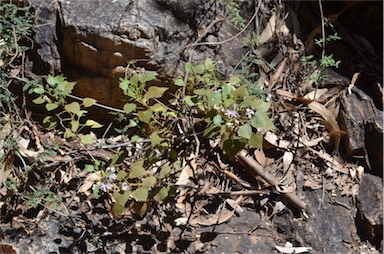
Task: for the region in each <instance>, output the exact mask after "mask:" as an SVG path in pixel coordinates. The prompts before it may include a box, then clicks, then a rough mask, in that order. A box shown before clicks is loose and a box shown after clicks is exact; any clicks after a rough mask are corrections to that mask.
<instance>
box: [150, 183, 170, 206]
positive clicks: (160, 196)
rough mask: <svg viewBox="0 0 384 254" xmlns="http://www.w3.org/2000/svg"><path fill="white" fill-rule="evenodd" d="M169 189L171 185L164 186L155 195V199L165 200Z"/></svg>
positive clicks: (158, 200)
mask: <svg viewBox="0 0 384 254" xmlns="http://www.w3.org/2000/svg"><path fill="white" fill-rule="evenodd" d="M169 189H170V187H169V186H163V187H162V188H161V189H160V190H159V191H158V192H157V194H156V195H155V196H154V197H153V199H154V200H156V201H157V202H162V201H164V200H165V199H166V198H167V197H168V193H169Z"/></svg>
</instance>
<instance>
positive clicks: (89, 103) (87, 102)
mask: <svg viewBox="0 0 384 254" xmlns="http://www.w3.org/2000/svg"><path fill="white" fill-rule="evenodd" d="M96 102H97V100H95V99H93V98H84V99H83V105H84V107H86V108H88V107H90V106H93V105H94V104H95V103H96Z"/></svg>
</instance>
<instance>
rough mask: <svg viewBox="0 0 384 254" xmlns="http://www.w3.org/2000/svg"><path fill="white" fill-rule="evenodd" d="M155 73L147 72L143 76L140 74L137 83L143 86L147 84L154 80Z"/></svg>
mask: <svg viewBox="0 0 384 254" xmlns="http://www.w3.org/2000/svg"><path fill="white" fill-rule="evenodd" d="M156 75H157V73H156V72H153V71H151V72H147V73H145V74H141V77H140V79H139V81H140V82H141V83H143V84H145V83H147V82H148V81H151V80H154V79H155V77H156Z"/></svg>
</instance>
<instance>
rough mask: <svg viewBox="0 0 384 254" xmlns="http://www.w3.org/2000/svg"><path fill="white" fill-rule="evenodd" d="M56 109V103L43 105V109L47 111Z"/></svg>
mask: <svg viewBox="0 0 384 254" xmlns="http://www.w3.org/2000/svg"><path fill="white" fill-rule="evenodd" d="M57 107H59V105H58V104H56V103H47V104H46V105H45V108H46V109H47V110H48V111H52V110H54V109H56V108H57Z"/></svg>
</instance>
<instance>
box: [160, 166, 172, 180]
mask: <svg viewBox="0 0 384 254" xmlns="http://www.w3.org/2000/svg"><path fill="white" fill-rule="evenodd" d="M170 172H171V167H170V166H169V164H168V163H167V164H164V165H163V166H162V167H161V169H160V173H159V179H163V178H166V177H167V176H168V175H169V173H170Z"/></svg>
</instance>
